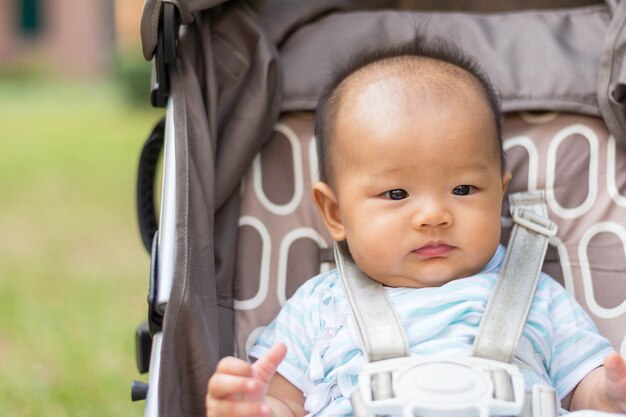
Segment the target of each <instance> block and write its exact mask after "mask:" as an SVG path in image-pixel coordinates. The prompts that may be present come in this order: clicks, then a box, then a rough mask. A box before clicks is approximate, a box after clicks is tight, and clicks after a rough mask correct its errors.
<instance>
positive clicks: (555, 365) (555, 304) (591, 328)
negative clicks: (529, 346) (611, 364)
mask: <svg viewBox="0 0 626 417" xmlns="http://www.w3.org/2000/svg"><path fill="white" fill-rule="evenodd" d="M550 281H551V284H550V285H551V288H550V292H551V297H550V300H551V301H550V304H549V311H548V314H549V317H551V319H552V325H553V332H552V338H553V343H552V352H551V360H550V364H549V369H548V372H549V374H550V378H551V379H552V385H553V387H554V388H555V390H556V392H557V394H558V396H559V398H563V397H565V396H566V395H567V394H569V393H570V392H571V391H572V390H573V389H574V388H575V387H576V385H578V383H579V382H580V381H581V380H582V379H583V378H584V377H585V376H586V375H587V374H588V373H589V372H591V371H592V370H594V369H595V368H597V367H599V366H601V365H602V363H603V361H604V358H605V357H606V355H608V354H609V353H610V352H612V351H613V348H612V347H611V344H610V342H609V341H608V340H607V339H606V338H605V337H604V336H602V335H601V334H600V333H599V332H598V329H597V328H596V326H595V324H594V323H593V321H592V320H591V318H590V317H589V316H588V315H587V313H586V312H585V311H584V310H583V308H582V307H581V306H580V305H579V304H578V303H577V302H576V300H574V298H573V297H572V296H571V295H570V294H569V293H568V292H567V291H566V290H565V289H564V288H563V287H562V286H561V285H559V284H558V283H556V282H555V281H553V280H552V279H550Z"/></svg>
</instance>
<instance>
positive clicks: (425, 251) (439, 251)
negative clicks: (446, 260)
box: [413, 242, 455, 258]
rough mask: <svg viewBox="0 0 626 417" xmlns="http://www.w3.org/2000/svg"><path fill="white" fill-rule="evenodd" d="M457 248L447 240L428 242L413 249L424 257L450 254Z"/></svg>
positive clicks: (438, 256)
mask: <svg viewBox="0 0 626 417" xmlns="http://www.w3.org/2000/svg"><path fill="white" fill-rule="evenodd" d="M454 249H455V247H454V246H452V245H448V244H447V243H445V242H428V243H427V244H425V245H424V246H422V247H420V248H417V249H415V250H414V251H413V253H416V254H417V255H419V256H421V257H422V258H441V257H444V256H446V255H448V254H449V253H450V252H452V251H453V250H454Z"/></svg>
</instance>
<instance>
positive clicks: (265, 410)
mask: <svg viewBox="0 0 626 417" xmlns="http://www.w3.org/2000/svg"><path fill="white" fill-rule="evenodd" d="M206 409H207V417H219V416H225V417H226V416H227V417H267V416H269V414H270V408H269V407H268V406H267V405H265V404H263V403H259V402H244V401H228V400H215V399H212V398H207V401H206Z"/></svg>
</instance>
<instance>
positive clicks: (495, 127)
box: [206, 39, 626, 417]
mask: <svg viewBox="0 0 626 417" xmlns="http://www.w3.org/2000/svg"><path fill="white" fill-rule="evenodd" d="M316 136H317V141H318V155H319V160H320V177H321V182H317V183H315V184H314V185H313V199H314V201H315V204H316V206H317V208H318V209H319V212H320V214H321V216H322V218H323V220H324V222H325V224H326V227H327V228H328V231H329V232H330V235H331V236H332V238H333V239H335V240H336V241H343V240H346V241H347V243H348V246H349V249H350V252H351V254H352V257H353V258H354V260H355V262H356V264H357V265H358V266H359V267H360V268H361V269H362V270H363V271H364V272H365V273H366V274H367V275H369V276H370V277H372V278H373V279H374V280H376V281H378V282H380V283H381V284H383V285H384V286H385V289H386V291H387V293H388V294H389V297H390V298H391V300H392V302H393V304H394V306H395V307H396V309H397V312H398V315H399V317H400V319H401V320H402V324H403V325H404V328H405V331H406V334H407V339H408V343H409V349H410V351H411V354H412V355H416V356H428V357H432V356H440V357H445V356H459V355H469V354H470V353H471V351H472V344H473V342H474V337H475V336H476V333H477V330H478V325H479V322H480V319H481V317H482V313H483V312H484V309H485V305H486V303H487V300H488V297H489V293H490V291H491V290H492V288H493V285H494V283H495V281H496V279H497V275H498V272H499V270H500V268H501V265H502V260H503V258H504V248H503V247H502V246H500V245H499V240H500V211H501V205H502V199H503V196H504V194H505V190H506V187H507V184H508V182H509V180H510V178H511V174H510V173H509V172H507V171H506V170H505V169H504V156H503V151H502V138H501V128H500V111H499V103H498V99H497V95H496V93H495V92H494V89H493V88H492V87H491V85H490V84H489V81H488V79H487V77H486V76H485V75H484V74H483V73H482V71H481V70H480V69H479V68H478V66H477V65H476V63H475V62H474V61H473V60H472V59H470V58H469V57H467V56H465V55H463V53H462V52H461V51H459V50H458V49H457V48H456V47H454V45H451V44H449V43H446V42H444V41H441V40H438V41H435V42H432V41H431V42H426V41H425V40H420V39H418V40H414V41H411V42H408V43H404V44H401V45H398V46H396V47H393V48H391V49H385V50H379V51H373V52H365V53H361V54H360V55H358V57H357V58H355V59H353V60H352V61H350V62H348V63H347V64H346V65H345V66H344V67H342V68H341V69H339V71H337V73H336V74H335V76H334V78H333V80H332V81H331V83H330V84H329V86H328V87H327V89H326V90H325V92H324V94H323V95H322V96H321V99H320V102H319V106H318V111H317V121H316ZM519 346H520V347H519V349H518V353H517V354H516V362H517V363H523V365H522V366H521V369H522V373H523V375H524V379H525V382H526V383H527V385H532V384H534V383H537V382H542V383H546V384H550V385H551V386H553V387H554V388H555V390H556V392H557V395H558V396H559V398H560V399H561V404H562V407H563V408H565V409H568V410H581V409H594V410H603V411H609V412H621V413H623V412H626V364H625V363H624V361H623V360H622V358H621V357H620V356H619V355H618V354H617V353H616V352H614V351H613V350H612V349H611V347H610V345H609V342H608V341H607V340H606V339H604V338H603V337H602V336H600V335H599V334H598V333H597V330H596V329H595V327H594V325H593V324H592V322H591V320H590V319H589V318H588V317H587V316H586V314H585V313H584V311H583V310H582V308H581V307H580V306H578V305H577V304H576V303H575V301H574V300H573V299H572V298H571V297H570V296H569V295H568V293H567V292H566V291H565V290H564V289H563V288H562V287H561V286H560V285H559V284H557V283H556V282H555V281H553V280H552V279H551V278H549V277H547V276H546V275H543V274H542V276H541V277H540V280H539V284H538V286H537V291H536V294H535V297H534V299H533V304H532V307H531V311H530V314H529V319H528V321H527V324H526V326H525V328H524V331H523V335H522V338H521V340H520V345H519ZM250 355H251V356H252V357H253V358H257V360H256V362H254V363H253V364H249V363H247V362H245V361H243V360H240V359H236V358H233V357H228V358H224V359H222V360H221V361H220V362H219V363H218V365H217V369H216V372H215V374H214V375H213V376H212V377H211V379H210V381H209V384H208V394H207V397H206V406H207V416H211V417H214V416H270V415H274V416H304V415H307V414H310V415H316V416H318V415H319V416H340V415H341V416H343V415H351V414H352V410H351V405H350V401H349V397H350V394H351V393H352V391H353V390H354V389H355V388H356V381H357V375H358V373H359V371H360V369H361V367H362V366H363V364H364V363H365V357H364V354H363V352H362V350H361V349H360V347H359V343H358V336H357V334H356V331H355V329H354V324H353V323H352V320H351V319H350V308H349V306H348V304H347V300H346V296H345V294H344V291H343V287H342V281H341V279H340V277H339V276H338V273H337V271H336V270H333V271H330V272H328V273H324V274H321V275H319V276H317V277H315V278H313V279H311V280H309V281H307V282H306V283H305V284H304V285H303V286H302V287H301V288H300V289H298V291H297V292H296V293H295V294H294V296H293V297H292V298H291V299H290V300H289V301H288V302H287V303H286V304H285V305H284V307H283V308H282V310H281V312H280V313H279V315H278V317H277V318H276V319H275V320H274V321H273V322H272V324H271V325H270V326H269V327H268V328H267V329H266V330H265V331H264V333H263V334H262V335H261V336H260V337H259V339H258V340H257V343H256V345H255V347H254V348H253V349H252V351H251V353H250Z"/></svg>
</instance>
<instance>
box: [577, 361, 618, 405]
mask: <svg viewBox="0 0 626 417" xmlns="http://www.w3.org/2000/svg"><path fill="white" fill-rule="evenodd" d="M568 397H570V396H569V395H568ZM589 409H592V410H598V411H608V412H612V413H626V362H625V361H624V359H623V358H622V357H621V356H620V355H619V354H618V353H617V352H613V353H611V354H609V355H608V356H607V357H606V358H605V359H604V366H603V367H600V368H596V369H594V370H593V371H591V372H590V373H589V374H587V376H585V378H583V380H582V381H580V383H579V384H578V386H577V387H576V388H575V389H574V391H573V392H572V393H571V402H570V404H569V410H570V411H574V410H589Z"/></svg>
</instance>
